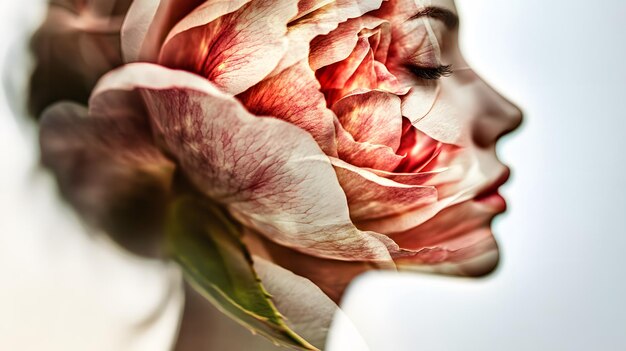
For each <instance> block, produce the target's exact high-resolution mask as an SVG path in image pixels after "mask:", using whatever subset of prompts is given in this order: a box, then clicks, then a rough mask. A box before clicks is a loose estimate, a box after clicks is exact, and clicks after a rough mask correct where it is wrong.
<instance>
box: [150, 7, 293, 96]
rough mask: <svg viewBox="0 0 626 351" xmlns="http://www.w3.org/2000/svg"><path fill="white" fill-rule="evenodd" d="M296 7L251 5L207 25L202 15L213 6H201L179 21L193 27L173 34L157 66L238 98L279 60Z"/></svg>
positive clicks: (162, 51)
mask: <svg viewBox="0 0 626 351" xmlns="http://www.w3.org/2000/svg"><path fill="white" fill-rule="evenodd" d="M218 5H219V4H218ZM296 5H297V4H296V3H295V2H294V1H293V0H257V1H251V2H248V3H247V4H245V5H244V6H242V7H241V8H239V9H237V10H236V11H234V12H231V13H228V14H224V15H222V16H220V17H217V18H216V19H214V20H212V21H210V22H206V23H202V22H205V21H203V19H204V17H203V16H202V15H203V14H204V13H205V12H209V13H212V10H213V7H206V6H203V7H201V8H199V9H198V10H197V11H198V12H199V13H196V12H195V11H194V12H192V13H191V14H190V15H189V16H187V17H186V18H185V19H183V20H182V21H181V24H179V26H183V27H188V26H190V25H189V24H187V23H186V22H187V21H191V22H192V23H193V27H192V28H189V29H187V30H184V31H182V32H179V33H177V32H173V34H172V36H171V37H169V38H168V40H167V42H166V43H165V44H164V45H163V48H162V50H161V53H160V56H159V63H161V64H163V65H165V66H168V67H172V68H179V69H184V70H187V71H190V72H194V73H197V74H199V75H202V76H204V77H206V78H208V79H209V80H210V81H212V82H213V83H214V84H215V85H217V86H218V87H219V88H221V89H222V90H224V91H226V92H228V93H231V94H239V93H241V92H243V91H245V90H246V89H248V88H250V87H251V86H253V85H254V84H256V83H258V82H260V81H261V80H262V79H263V78H265V77H266V76H267V75H268V74H269V73H270V72H272V71H273V70H274V68H275V67H276V65H277V64H278V62H279V61H280V60H281V59H282V58H283V56H284V54H285V52H286V51H287V38H286V34H287V23H288V22H289V20H290V19H291V18H292V17H294V16H295V15H296V14H297V10H298V9H297V6H296ZM215 7H218V6H217V5H216V6H215ZM231 9H232V8H231V7H230V6H226V7H224V6H222V7H220V8H219V10H224V11H226V10H231ZM212 17H216V16H212ZM212 17H208V19H212ZM199 23H200V25H199Z"/></svg>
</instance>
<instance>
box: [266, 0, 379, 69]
mask: <svg viewBox="0 0 626 351" xmlns="http://www.w3.org/2000/svg"><path fill="white" fill-rule="evenodd" d="M324 2H325V3H326V4H325V5H324V6H321V7H320V6H319V5H321V4H320V3H317V4H307V3H308V1H305V4H299V14H298V17H297V18H296V19H295V20H293V21H291V22H290V23H289V32H288V35H287V37H288V39H289V44H288V46H289V49H288V50H287V53H286V55H285V57H283V59H282V60H281V61H280V63H279V64H278V66H277V67H276V69H275V70H274V72H272V74H271V75H275V74H278V73H280V72H282V71H283V70H284V69H286V68H288V67H290V66H291V65H293V64H295V63H297V62H299V61H301V60H305V59H306V58H307V57H309V43H310V42H311V40H313V38H315V37H317V36H318V35H325V34H328V33H330V32H331V31H332V30H334V29H335V28H337V26H338V25H339V24H340V23H342V22H345V21H346V20H348V19H350V18H357V17H360V16H362V15H364V14H365V13H367V12H370V11H372V10H376V9H378V8H379V7H380V4H381V3H382V0H335V1H332V2H326V1H324ZM313 8H315V10H314V11H312V9H313ZM302 9H306V10H305V12H308V13H307V14H306V15H305V16H301V15H302V13H303V11H302ZM300 16H301V17H300Z"/></svg>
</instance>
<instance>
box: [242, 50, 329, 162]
mask: <svg viewBox="0 0 626 351" xmlns="http://www.w3.org/2000/svg"><path fill="white" fill-rule="evenodd" d="M319 88H320V85H319V83H318V81H317V80H316V79H315V76H314V75H313V72H312V71H311V69H310V68H309V67H308V65H307V64H306V62H305V61H301V62H300V63H299V64H297V65H293V66H291V67H290V68H288V69H286V70H285V71H283V72H281V73H280V74H278V75H275V76H273V77H271V78H267V79H265V80H263V81H262V82H261V83H259V84H257V85H255V86H253V87H252V88H250V89H248V90H247V91H246V92H244V93H243V94H240V95H239V96H238V98H239V99H240V100H241V101H242V103H243V104H244V105H245V106H246V107H247V108H248V111H250V112H251V113H253V114H255V115H269V116H273V117H277V118H280V119H282V120H284V121H287V122H289V123H292V124H295V125H296V126H298V127H300V128H302V129H304V130H306V131H307V132H309V133H310V134H311V135H312V136H313V138H314V139H315V141H317V143H318V144H319V145H320V147H321V148H322V150H324V152H325V153H326V154H328V155H337V146H336V145H335V128H334V125H333V123H334V122H333V121H334V119H335V115H334V114H333V112H332V111H331V110H329V109H328V108H327V107H326V101H325V100H324V95H323V94H322V93H320V91H319Z"/></svg>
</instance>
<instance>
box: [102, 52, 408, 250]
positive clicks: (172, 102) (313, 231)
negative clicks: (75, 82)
mask: <svg viewBox="0 0 626 351" xmlns="http://www.w3.org/2000/svg"><path fill="white" fill-rule="evenodd" d="M135 89H137V90H140V91H141V92H142V93H143V94H142V95H143V96H144V98H145V100H146V105H147V106H148V108H149V112H150V116H151V119H152V122H153V124H154V126H155V128H156V132H157V133H158V134H159V135H160V136H161V138H162V139H163V142H164V143H165V145H166V147H167V148H168V150H169V152H170V153H171V154H173V155H174V156H175V157H176V158H177V159H178V161H179V162H180V164H181V166H182V168H183V169H184V171H185V173H186V174H187V176H188V177H189V178H190V179H191V181H192V182H193V183H194V184H195V185H196V187H197V188H198V189H199V190H200V191H202V192H203V193H205V194H206V195H208V196H210V197H211V198H213V199H215V200H217V201H219V202H221V203H222V204H224V205H226V206H227V207H228V208H229V210H230V211H231V213H232V214H233V215H234V216H235V217H236V218H237V219H239V220H240V221H241V222H242V223H243V224H244V225H246V226H248V227H251V228H253V229H255V230H258V231H259V232H261V233H263V234H264V235H266V236H267V237H269V238H271V239H272V240H274V241H276V242H278V243H280V244H282V245H286V246H289V247H292V248H294V249H296V250H299V251H301V252H305V253H308V254H311V255H315V256H319V257H326V258H333V259H338V260H348V261H349V260H374V261H387V260H389V258H390V254H389V250H396V249H397V245H395V243H393V241H391V240H389V239H387V238H386V237H384V236H381V235H379V234H376V233H369V232H361V231H359V230H357V229H356V228H355V227H354V225H353V224H352V222H351V221H350V218H349V214H348V207H347V201H346V199H345V195H344V194H343V191H342V190H341V187H340V186H339V183H338V181H337V177H336V175H335V173H334V171H333V169H332V166H331V165H330V162H329V160H328V158H327V157H326V155H324V154H323V153H322V151H321V150H320V149H319V147H318V146H317V144H316V143H315V141H314V140H313V138H312V137H311V136H310V134H308V133H307V132H305V131H303V130H302V129H300V128H298V127H296V126H293V125H291V124H289V123H286V122H284V121H281V120H279V119H276V118H264V117H257V116H254V115H252V114H250V113H249V112H247V111H246V110H245V108H244V107H243V106H242V105H241V104H240V103H239V102H238V101H237V100H236V99H235V98H234V97H232V96H231V95H227V94H224V93H223V92H221V91H220V90H219V89H218V88H217V87H215V86H214V85H212V84H211V83H210V82H208V81H207V80H205V79H203V78H201V77H199V76H196V75H193V74H190V73H186V72H184V71H175V70H169V69H165V68H163V67H160V66H156V65H151V64H133V65H127V66H126V67H124V68H123V69H120V70H117V71H114V72H113V73H111V74H109V75H107V76H106V77H105V78H104V79H103V80H102V81H101V83H100V85H99V88H97V90H98V91H104V90H130V91H132V90H135Z"/></svg>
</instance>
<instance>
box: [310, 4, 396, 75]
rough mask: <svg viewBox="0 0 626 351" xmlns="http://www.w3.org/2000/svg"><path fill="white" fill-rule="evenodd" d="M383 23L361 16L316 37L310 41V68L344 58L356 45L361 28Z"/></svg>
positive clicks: (373, 26)
mask: <svg viewBox="0 0 626 351" xmlns="http://www.w3.org/2000/svg"><path fill="white" fill-rule="evenodd" d="M383 23H386V21H385V20H383V19H380V18H376V17H372V16H367V15H366V16H361V17H359V18H355V19H350V20H348V21H346V22H344V23H342V24H340V25H339V27H338V28H337V29H335V30H334V31H332V32H330V33H329V34H328V35H323V36H318V37H316V38H315V39H313V41H311V54H310V55H309V64H310V65H311V68H313V70H318V69H320V68H322V67H325V66H328V65H331V64H333V63H336V62H339V61H342V60H345V59H346V58H348V56H350V53H352V51H353V50H354V48H355V47H356V45H357V41H358V39H359V33H360V32H361V30H363V29H374V28H376V27H378V26H380V25H382V24H383Z"/></svg>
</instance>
